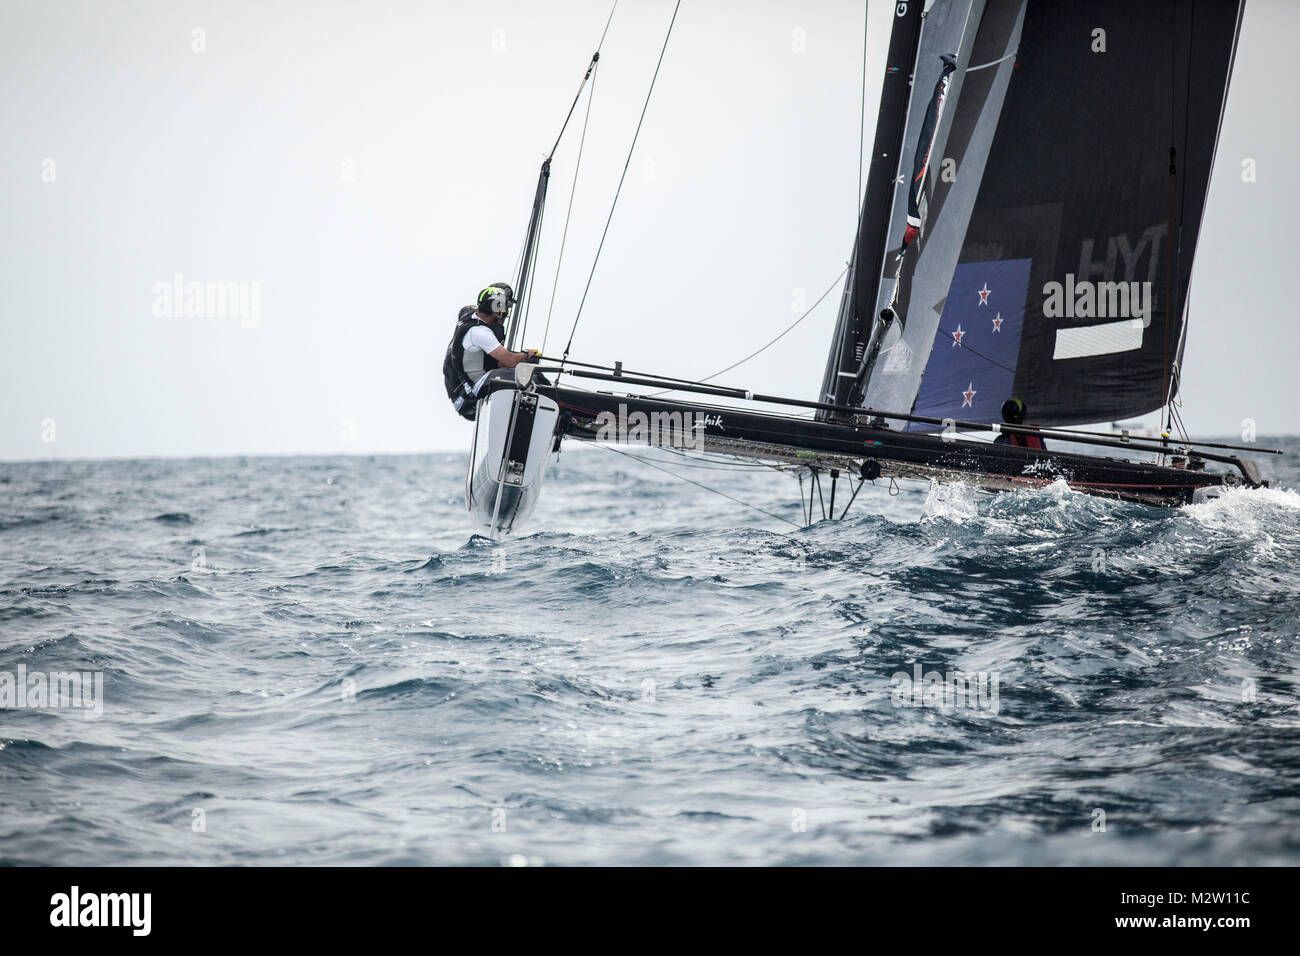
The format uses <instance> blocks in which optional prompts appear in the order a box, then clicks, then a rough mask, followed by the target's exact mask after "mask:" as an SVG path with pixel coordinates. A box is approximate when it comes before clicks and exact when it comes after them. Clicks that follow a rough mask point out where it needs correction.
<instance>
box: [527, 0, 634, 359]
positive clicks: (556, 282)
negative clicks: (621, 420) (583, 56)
mask: <svg viewBox="0 0 1300 956" xmlns="http://www.w3.org/2000/svg"><path fill="white" fill-rule="evenodd" d="M614 6H615V7H617V6H618V2H617V0H615V3H614ZM609 16H610V19H613V17H614V11H613V10H611V11H610V12H609ZM605 29H606V30H608V29H609V24H608V23H607V24H605ZM604 39H605V38H604V37H603V36H602V37H601V42H604ZM599 55H600V54H599V51H597V56H599ZM595 98H596V76H595V75H594V74H593V76H592V78H591V92H590V93H588V94H587V112H586V115H584V116H583V118H582V137H581V138H580V139H579V140H578V158H577V161H576V162H575V163H574V165H573V186H572V187H571V188H570V189H569V208H568V209H567V210H566V211H565V213H564V232H563V234H561V236H560V253H559V255H557V256H556V257H555V278H554V279H553V280H551V302H550V304H549V305H548V306H547V307H546V328H545V330H544V331H543V332H542V351H543V352H545V351H546V340H547V339H548V338H549V337H550V334H551V313H552V312H554V311H555V292H556V290H557V289H559V287H560V264H561V263H562V262H564V245H565V243H566V242H568V239H569V219H570V218H571V217H572V216H573V197H574V196H576V195H577V194H578V171H579V170H580V169H582V150H583V147H584V146H586V144H587V123H588V122H589V121H590V119H591V102H592V100H594V99H595Z"/></svg>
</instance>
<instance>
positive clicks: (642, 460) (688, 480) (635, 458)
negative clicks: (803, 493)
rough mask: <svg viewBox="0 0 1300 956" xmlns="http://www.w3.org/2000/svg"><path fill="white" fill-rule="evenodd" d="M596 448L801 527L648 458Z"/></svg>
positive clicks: (600, 446) (606, 447)
mask: <svg viewBox="0 0 1300 956" xmlns="http://www.w3.org/2000/svg"><path fill="white" fill-rule="evenodd" d="M597 447H599V448H604V449H605V450H606V451H612V452H614V454H616V455H622V456H623V457H624V458H631V459H632V460H633V461H639V462H640V463H641V464H643V465H649V466H650V467H651V468H653V469H655V470H656V471H662V472H663V473H664V474H665V475H670V476H672V477H673V478H676V479H677V480H678V481H684V482H686V483H687V484H691V485H695V487H697V488H703V489H704V490H705V491H711V492H713V493H714V494H715V495H721V496H722V497H724V498H727V499H729V500H731V501H734V502H735V503H736V504H738V505H744V506H745V507H746V508H752V509H753V510H754V511H759V512H762V513H763V514H765V515H767V516H768V517H769V518H775V519H776V520H778V521H784V522H785V523H786V524H789V525H794V526H795V527H796V528H802V527H803V525H801V524H799V523H798V522H796V521H791V520H790V519H789V518H786V517H784V516H782V515H779V514H774V513H773V512H771V511H767V510H765V509H763V508H760V507H759V506H758V505H752V504H750V503H749V502H748V501H742V500H741V499H739V498H736V497H734V496H732V495H729V494H727V493H726V492H725V491H719V490H718V489H717V488H710V487H709V486H708V485H705V484H701V483H700V482H698V481H695V480H693V479H691V478H687V477H686V476H685V475H678V474H676V473H674V472H671V471H669V470H668V469H667V468H662V467H660V466H659V465H656V464H655V463H654V462H652V461H650V460H649V459H648V458H643V457H641V456H640V455H633V454H631V453H630V452H626V451H620V450H619V449H617V448H615V447H613V446H612V445H598V446H597Z"/></svg>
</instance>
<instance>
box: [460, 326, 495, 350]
mask: <svg viewBox="0 0 1300 956" xmlns="http://www.w3.org/2000/svg"><path fill="white" fill-rule="evenodd" d="M500 344H501V343H500V342H498V341H497V337H496V336H495V335H493V334H492V330H491V329H489V328H488V327H487V326H485V325H476V326H474V327H473V328H472V329H470V330H469V331H468V332H466V333H465V338H464V339H463V340H462V346H463V347H464V349H465V351H466V352H473V351H475V350H477V351H479V352H482V353H483V354H485V355H491V354H492V352H493V351H494V350H495V349H496V348H497V347H498V346H499V345H500Z"/></svg>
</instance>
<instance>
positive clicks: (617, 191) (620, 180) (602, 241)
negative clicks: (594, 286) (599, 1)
mask: <svg viewBox="0 0 1300 956" xmlns="http://www.w3.org/2000/svg"><path fill="white" fill-rule="evenodd" d="M681 6H682V0H677V5H676V6H674V7H673V17H672V19H671V20H669V21H668V32H667V33H666V34H665V35H664V45H663V47H662V49H660V51H659V61H658V62H657V63H656V64H655V72H654V76H652V77H651V78H650V89H648V90H647V91H646V95H645V103H644V104H643V105H642V107H641V118H640V119H638V120H637V123H636V132H634V133H633V134H632V145H631V146H630V147H629V148H628V151H627V160H626V162H624V163H623V172H622V175H620V176H619V177H618V188H617V189H615V190H614V201H613V202H612V203H611V204H610V207H609V216H608V217H606V219H605V229H604V231H602V232H601V234H600V243H599V244H598V245H597V246H596V257H595V258H594V259H593V260H592V263H591V272H589V273H588V274H587V285H586V287H585V288H584V289H583V290H582V298H581V299H580V300H579V302H578V311H577V313H576V314H575V315H574V316H573V327H572V328H571V329H570V330H569V341H568V342H567V343H566V344H565V346H564V358H565V359H567V358H568V357H569V349H570V348H571V347H572V345H573V335H574V333H575V332H577V331H578V320H579V319H580V318H582V308H583V306H584V305H586V304H587V293H588V292H590V291H591V280H592V279H593V278H594V277H595V275H596V265H597V263H599V262H600V253H601V250H603V249H604V248H605V237H606V236H607V235H609V224H610V223H611V222H613V220H614V210H615V208H617V206H618V197H619V194H620V193H621V192H622V191H623V180H624V179H626V178H627V170H628V167H629V166H631V165H632V153H633V152H634V151H635V150H636V141H637V138H638V137H639V136H640V135H641V124H642V123H644V122H645V114H646V110H647V109H649V108H650V97H651V95H652V94H653V93H654V89H655V81H657V80H658V79H659V68H660V67H661V66H663V63H664V53H666V52H667V51H668V40H669V39H670V38H671V37H672V35H673V25H674V24H675V23H676V22H677V11H678V10H680V9H681ZM612 15H613V14H612V13H611V16H612ZM563 365H564V361H563V359H561V362H560V366H561V368H563Z"/></svg>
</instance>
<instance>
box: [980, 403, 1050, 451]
mask: <svg viewBox="0 0 1300 956" xmlns="http://www.w3.org/2000/svg"><path fill="white" fill-rule="evenodd" d="M1028 412H1029V406H1027V405H1026V404H1025V403H1024V402H1023V401H1021V400H1020V399H1018V398H1008V399H1007V400H1006V401H1005V402H1003V403H1002V420H1003V421H1004V422H1006V423H1007V424H1008V425H1024V423H1025V415H1026V414H1027V413H1028ZM1029 427H1033V426H1029ZM993 442H994V444H997V445H1015V446H1016V447H1017V448H1034V449H1038V450H1039V451H1046V450H1047V445H1046V443H1044V441H1043V439H1042V438H1040V437H1039V436H1038V435H1022V434H1021V433H1020V432H1001V433H999V434H998V437H997V438H995V439H993Z"/></svg>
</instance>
